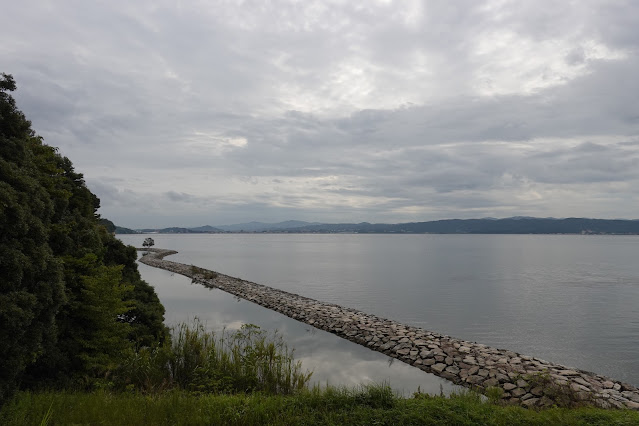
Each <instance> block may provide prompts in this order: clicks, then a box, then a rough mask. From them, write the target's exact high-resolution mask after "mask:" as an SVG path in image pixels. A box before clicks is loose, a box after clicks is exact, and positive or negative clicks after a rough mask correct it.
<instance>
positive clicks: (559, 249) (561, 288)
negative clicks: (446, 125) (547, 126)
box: [121, 234, 639, 385]
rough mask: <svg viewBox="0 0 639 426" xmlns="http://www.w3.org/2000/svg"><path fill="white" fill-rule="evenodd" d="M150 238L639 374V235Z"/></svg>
mask: <svg viewBox="0 0 639 426" xmlns="http://www.w3.org/2000/svg"><path fill="white" fill-rule="evenodd" d="M121 238H122V239H123V240H124V241H125V242H127V243H130V244H133V245H138V246H139V245H140V244H141V242H142V241H143V240H144V238H145V236H142V235H127V236H121ZM153 238H154V239H155V243H156V246H157V247H161V248H167V249H173V250H178V251H179V252H180V253H178V254H177V255H175V256H172V259H174V260H176V261H179V262H183V263H189V264H196V265H198V266H202V267H205V268H209V269H213V270H216V271H219V272H222V273H225V274H228V275H232V276H236V277H240V278H244V279H247V280H250V281H254V282H258V283H261V284H266V285H269V286H272V287H275V288H278V289H282V290H286V291H290V292H292V293H297V294H301V295H303V296H307V297H311V298H314V299H318V300H322V301H325V302H330V303H337V304H340V305H342V306H347V307H351V308H355V309H359V310H362V311H364V312H367V313H371V314H375V315H379V316H381V317H385V318H390V319H393V320H396V321H399V322H402V323H405V324H409V325H415V326H418V327H422V328H425V329H428V330H433V331H436V332H440V333H444V334H448V335H451V336H454V337H458V338H462V339H466V340H471V341H477V342H480V343H485V344H488V345H491V346H495V347H499V348H506V349H511V350H516V351H519V352H522V353H524V354H528V355H535V356H538V357H541V358H543V359H547V360H550V361H553V362H557V363H561V364H565V365H569V366H572V367H577V368H582V369H585V370H590V371H595V372H597V373H602V374H605V375H608V376H611V377H613V378H617V379H620V380H624V381H627V382H630V383H632V384H635V385H639V356H637V354H638V353H639V258H638V256H639V250H638V248H639V237H635V236H581V235H365V234H324V235H322V234H196V235H153Z"/></svg>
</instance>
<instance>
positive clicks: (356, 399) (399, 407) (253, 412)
mask: <svg viewBox="0 0 639 426" xmlns="http://www.w3.org/2000/svg"><path fill="white" fill-rule="evenodd" d="M47 413H49V414H47ZM47 416H48V423H47V424H49V425H67V424H101V425H149V424H151V425H203V424H219V425H263V424H270V425H298V424H299V425H316V424H317V425H331V424H334V425H342V424H354V425H375V424H377V425H397V424H401V425H429V424H437V425H440V424H444V425H446V424H449V425H514V424H518V425H548V424H553V425H636V424H639V413H637V412H633V411H628V410H601V409H595V408H579V409H567V408H551V409H547V410H542V411H534V410H526V409H524V408H520V407H503V406H499V405H494V404H491V403H490V402H482V400H481V398H480V397H479V396H478V395H476V394H473V393H471V392H466V393H463V394H459V395H453V396H451V397H445V396H423V395H422V396H420V397H418V398H411V399H403V398H399V397H397V396H396V395H394V394H393V392H392V391H391V389H390V388H389V387H387V386H370V387H365V388H360V389H337V388H326V389H319V388H314V389H311V390H306V391H302V392H299V393H297V394H295V395H266V394H264V393H259V392H256V393H252V394H234V395H204V394H200V395H194V394H192V393H189V392H185V391H180V390H172V391H167V392H162V393H159V394H153V395H150V394H147V395H144V394H141V393H139V392H138V393H131V392H129V393H126V392H124V393H112V392H108V391H98V392H94V393H72V392H43V393H28V392H21V393H19V394H18V395H16V397H15V398H14V399H13V400H12V401H11V402H10V403H8V404H7V405H6V406H5V407H3V408H2V410H0V424H3V425H33V424H40V423H41V421H42V419H43V418H45V417H47Z"/></svg>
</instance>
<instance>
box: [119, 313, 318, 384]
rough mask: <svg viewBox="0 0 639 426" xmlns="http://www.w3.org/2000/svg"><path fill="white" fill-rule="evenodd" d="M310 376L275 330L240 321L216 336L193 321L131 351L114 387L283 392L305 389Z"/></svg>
mask: <svg viewBox="0 0 639 426" xmlns="http://www.w3.org/2000/svg"><path fill="white" fill-rule="evenodd" d="M311 374H312V373H310V372H307V371H303V370H302V366H301V363H300V362H299V361H295V360H294V359H293V352H292V351H290V350H289V349H288V347H287V346H286V344H285V343H284V342H283V340H282V339H281V337H280V336H278V335H277V334H275V335H272V336H269V335H268V334H267V333H266V332H265V331H263V330H261V329H260V328H259V327H257V326H255V325H243V326H242V328H241V329H240V330H238V331H235V332H230V331H223V332H221V333H220V334H219V335H218V334H216V333H214V332H211V331H207V330H206V328H205V327H204V325H203V324H202V323H201V322H199V321H198V320H195V321H194V322H193V323H192V324H184V323H183V324H180V325H178V326H177V327H175V328H174V329H173V332H172V339H171V341H170V342H167V343H165V344H164V345H162V346H156V347H153V348H142V349H140V350H138V351H136V352H131V353H130V354H129V355H128V356H127V358H126V359H125V361H124V363H123V364H122V366H121V367H120V368H119V369H118V370H117V371H116V372H115V376H114V381H113V385H114V387H115V388H116V389H129V390H137V391H141V392H145V393H158V392H162V391H166V390H169V389H181V390H186V391H189V392H196V393H250V392H266V393H269V394H282V395H287V394H291V393H295V392H297V391H299V390H302V389H304V388H306V386H307V383H308V381H309V380H310V377H311Z"/></svg>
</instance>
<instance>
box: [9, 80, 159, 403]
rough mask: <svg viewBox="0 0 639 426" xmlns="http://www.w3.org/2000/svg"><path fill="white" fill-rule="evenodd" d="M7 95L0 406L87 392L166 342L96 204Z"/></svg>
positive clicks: (152, 297)
mask: <svg viewBox="0 0 639 426" xmlns="http://www.w3.org/2000/svg"><path fill="white" fill-rule="evenodd" d="M14 90H16V83H15V81H14V79H13V77H12V76H11V75H7V74H2V78H1V79H0V359H2V363H3V368H2V369H0V404H2V402H3V401H5V400H6V399H7V397H8V396H10V395H11V393H12V392H13V391H14V390H15V389H16V388H17V387H18V386H19V385H20V383H22V385H23V386H30V387H37V386H40V385H42V384H44V383H46V384H47V386H63V385H68V384H74V385H78V384H82V385H89V386H90V385H91V384H92V383H93V382H94V381H95V380H96V379H97V378H99V377H103V376H104V375H105V374H107V373H108V371H109V369H110V368H112V367H113V365H114V364H115V363H117V361H118V357H120V356H121V355H122V352H123V351H124V350H125V349H127V348H133V347H135V346H141V345H151V344H153V343H154V342H159V341H161V340H163V339H165V338H166V337H167V330H166V327H165V326H164V325H163V320H164V307H163V306H162V305H161V304H160V302H159V299H158V298H157V295H156V294H155V291H154V290H153V288H152V287H151V286H149V285H148V284H147V283H146V282H144V281H143V280H142V279H141V277H140V274H139V272H138V270H137V265H136V263H135V259H136V256H137V254H136V251H135V249H134V248H133V247H127V246H125V245H124V244H122V243H121V242H120V241H119V240H117V239H116V238H115V237H114V236H113V235H112V230H111V229H109V230H107V229H106V228H105V227H104V226H102V225H100V222H99V220H100V218H99V216H98V215H97V213H96V211H97V209H98V208H99V206H100V201H99V199H98V198H97V197H96V196H95V195H94V194H93V193H91V191H90V190H89V189H88V188H87V187H86V185H85V182H84V179H83V175H82V174H81V173H77V172H76V171H75V170H74V168H73V164H72V163H71V161H70V160H69V159H68V158H66V157H63V156H61V155H60V154H58V152H57V149H56V148H54V147H51V146H48V145H46V144H45V143H44V142H43V140H42V138H41V137H39V136H37V135H36V134H35V132H34V131H33V130H32V128H31V123H30V122H29V121H28V120H27V119H26V117H25V116H24V114H23V113H22V112H21V111H20V110H19V109H18V108H17V107H16V103H15V100H14V98H13V97H12V96H11V94H10V92H12V91H14ZM103 223H104V222H103ZM105 224H106V223H105Z"/></svg>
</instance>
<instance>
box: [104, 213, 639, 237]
mask: <svg viewBox="0 0 639 426" xmlns="http://www.w3.org/2000/svg"><path fill="white" fill-rule="evenodd" d="M115 232H116V234H484V235H639V220H629V219H587V218H566V219H554V218H541V219H540V218H529V217H525V218H520V217H515V218H506V219H446V220H436V221H429V222H409V223H397V224H386V223H368V222H362V223H308V224H307V222H294V221H287V222H280V223H262V222H251V223H246V224H236V225H224V226H217V227H215V226H210V225H206V226H199V227H193V228H186V227H168V228H143V229H136V230H133V229H128V228H121V227H116V230H115Z"/></svg>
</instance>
